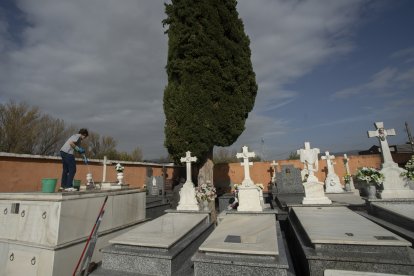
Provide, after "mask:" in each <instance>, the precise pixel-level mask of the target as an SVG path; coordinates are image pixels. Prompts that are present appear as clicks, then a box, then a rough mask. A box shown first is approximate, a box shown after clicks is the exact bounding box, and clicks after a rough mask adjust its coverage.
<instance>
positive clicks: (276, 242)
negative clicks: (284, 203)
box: [192, 213, 289, 275]
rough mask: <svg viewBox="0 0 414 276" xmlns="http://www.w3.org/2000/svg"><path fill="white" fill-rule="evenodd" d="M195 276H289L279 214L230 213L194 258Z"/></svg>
mask: <svg viewBox="0 0 414 276" xmlns="http://www.w3.org/2000/svg"><path fill="white" fill-rule="evenodd" d="M192 260H193V262H194V275H287V271H288V269H289V265H288V260H287V255H286V250H285V246H284V243H283V238H282V234H281V230H280V226H279V223H278V222H277V221H276V217H275V214H258V215H255V214H246V213H245V214H241V213H227V214H226V215H225V216H224V217H223V218H222V220H220V223H219V225H218V226H217V228H216V229H215V230H214V231H213V233H211V235H210V236H209V237H208V238H207V239H206V240H205V242H204V243H203V244H202V245H201V246H200V247H199V249H198V252H197V253H196V254H195V255H194V256H193V258H192Z"/></svg>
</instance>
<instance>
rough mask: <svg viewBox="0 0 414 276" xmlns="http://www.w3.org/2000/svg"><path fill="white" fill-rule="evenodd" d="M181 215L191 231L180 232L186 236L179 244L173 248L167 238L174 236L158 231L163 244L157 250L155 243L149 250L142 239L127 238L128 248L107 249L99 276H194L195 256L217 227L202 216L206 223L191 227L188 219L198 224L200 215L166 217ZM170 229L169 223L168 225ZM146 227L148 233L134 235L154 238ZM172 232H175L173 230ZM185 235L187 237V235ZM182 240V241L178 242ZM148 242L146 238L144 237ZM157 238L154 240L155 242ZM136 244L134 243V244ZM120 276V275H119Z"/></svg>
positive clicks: (175, 244)
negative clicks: (193, 264) (192, 275)
mask: <svg viewBox="0 0 414 276" xmlns="http://www.w3.org/2000/svg"><path fill="white" fill-rule="evenodd" d="M176 215H177V216H178V215H180V216H183V217H186V219H184V221H185V223H184V225H183V226H182V227H180V228H183V227H185V225H187V227H188V230H182V229H180V230H179V231H178V232H180V233H182V234H180V235H177V236H176V238H174V239H173V240H176V242H174V243H173V244H172V245H171V246H167V245H168V244H170V242H171V241H170V240H171V239H170V238H167V239H164V238H163V235H166V236H170V234H171V233H170V232H169V231H167V232H162V231H158V233H157V235H159V238H160V240H164V242H161V243H160V245H159V247H155V245H156V243H155V242H154V241H152V242H150V244H152V245H153V246H151V247H149V246H146V245H147V244H148V243H147V242H142V240H141V238H138V241H139V242H138V243H139V245H137V240H132V238H131V237H126V239H120V241H121V242H125V243H124V244H117V243H113V244H112V245H110V246H108V247H106V248H103V249H102V253H103V260H102V267H101V268H100V271H99V274H97V275H116V274H115V272H116V273H118V274H119V273H121V274H122V272H125V273H126V274H125V275H130V274H128V273H131V275H180V276H183V275H191V274H192V268H191V266H192V262H191V256H193V255H194V253H195V252H196V251H197V249H198V247H199V246H200V245H201V243H202V242H203V241H204V240H205V239H206V238H207V236H208V235H209V234H210V233H211V231H212V230H213V229H214V225H213V224H212V223H210V222H209V219H208V215H206V214H202V215H201V216H203V217H204V219H203V220H202V221H201V222H200V223H198V224H197V225H195V227H193V225H192V224H191V223H188V222H187V220H188V219H195V221H197V219H198V218H197V216H196V215H197V214H189V213H183V214H179V213H171V214H170V213H168V214H166V215H164V216H166V217H168V218H169V217H176ZM156 220H158V221H162V217H160V218H157V219H156ZM179 221H180V219H177V218H175V222H179ZM162 224H163V223H156V224H152V226H153V227H160V225H162ZM167 224H168V225H170V223H169V222H167ZM143 226H145V227H144V229H145V231H142V232H139V231H134V232H132V233H131V232H130V234H132V235H135V234H137V235H140V236H142V235H144V234H146V235H150V236H151V233H149V234H148V231H147V230H148V229H149V228H150V226H151V224H150V225H148V224H147V225H143ZM170 229H174V228H173V227H172V228H170ZM157 230H158V228H154V229H153V232H154V231H157ZM184 233H185V234H184ZM178 236H180V238H178ZM144 238H145V236H144ZM153 238H154V237H153V236H151V239H153ZM131 240H132V242H130V241H131ZM119 275H120V274H119Z"/></svg>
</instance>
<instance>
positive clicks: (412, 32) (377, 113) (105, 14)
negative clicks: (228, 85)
mask: <svg viewBox="0 0 414 276" xmlns="http://www.w3.org/2000/svg"><path fill="white" fill-rule="evenodd" d="M163 3H164V2H163V1H156V0H140V1H136V0H117V1H115V0H88V1H81V0H72V1H64V0H36V1H31V0H18V1H12V0H3V1H0V53H1V55H0V102H2V103H5V102H8V101H9V100H10V99H13V100H15V101H25V102H27V103H28V104H31V105H35V106H39V107H40V108H41V110H42V111H44V112H45V113H48V114H50V115H52V116H54V117H57V118H61V119H63V120H65V122H67V123H69V124H74V125H76V126H79V127H88V128H89V129H91V130H94V131H96V132H98V133H100V134H101V135H110V136H112V137H114V138H115V139H116V140H117V141H118V148H119V149H120V150H126V151H130V150H132V149H133V148H135V147H136V146H139V147H141V149H142V150H143V153H144V157H145V158H147V159H150V158H158V157H161V156H165V155H166V150H165V149H164V147H163V141H164V134H163V130H164V121H165V117H164V114H163V110H162V96H163V89H164V87H165V85H166V80H167V77H166V73H165V64H166V56H167V43H168V40H167V36H166V35H165V34H164V31H165V29H163V27H162V24H161V20H162V19H163V18H165V14H164V7H163ZM238 11H239V15H240V17H241V18H242V20H243V22H244V24H245V31H246V33H247V34H248V35H249V37H250V40H251V49H252V62H253V69H254V71H255V73H256V79H257V83H258V86H259V90H258V96H257V99H256V104H255V108H254V109H253V111H252V112H251V113H250V115H249V118H248V121H247V123H246V130H245V132H244V133H243V134H242V135H241V136H240V137H239V139H238V140H237V141H236V142H235V144H234V145H233V146H232V147H231V148H232V149H233V148H234V149H240V147H241V146H243V145H248V146H249V148H250V149H251V150H254V151H255V152H256V153H258V154H260V155H262V152H263V151H264V155H265V156H264V157H265V158H266V159H269V160H272V159H276V160H278V159H284V158H286V157H287V156H288V155H289V153H290V152H295V151H296V150H297V149H299V148H302V147H303V143H304V142H305V141H309V142H310V143H311V146H312V147H318V148H320V149H321V151H322V152H323V151H326V150H328V151H330V152H339V151H349V150H355V149H367V148H369V147H370V146H371V145H373V144H377V141H376V140H375V139H372V138H370V139H368V138H367V134H366V132H367V130H372V129H374V125H373V123H374V122H376V121H383V122H384V124H385V127H386V128H395V130H396V132H397V136H395V137H390V139H389V140H390V143H391V144H398V143H404V142H406V141H407V135H406V133H405V130H404V123H405V121H407V122H408V123H409V125H410V126H411V128H413V131H414V119H413V115H414V109H413V106H414V28H413V27H412V26H414V17H413V16H412V14H413V12H414V1H411V0H376V1H368V0H335V1H325V0H312V1H305V0H289V1H284V0H278V1H276V0H257V1H249V0H240V1H238ZM261 141H264V143H262V142H261Z"/></svg>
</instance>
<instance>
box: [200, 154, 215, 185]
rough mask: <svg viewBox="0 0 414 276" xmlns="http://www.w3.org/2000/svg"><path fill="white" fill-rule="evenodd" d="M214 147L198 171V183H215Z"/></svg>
mask: <svg viewBox="0 0 414 276" xmlns="http://www.w3.org/2000/svg"><path fill="white" fill-rule="evenodd" d="M213 169H214V163H213V149H211V150H210V153H209V155H208V156H207V157H206V159H205V160H204V163H203V164H201V167H200V169H199V171H198V177H197V185H198V186H200V185H201V184H202V183H208V185H213V186H214V183H213Z"/></svg>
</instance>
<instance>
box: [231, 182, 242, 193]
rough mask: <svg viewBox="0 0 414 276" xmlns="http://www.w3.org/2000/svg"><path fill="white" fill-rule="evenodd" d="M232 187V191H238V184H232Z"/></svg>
mask: <svg viewBox="0 0 414 276" xmlns="http://www.w3.org/2000/svg"><path fill="white" fill-rule="evenodd" d="M232 185H233V190H235V191H236V190H238V189H239V186H240V184H237V183H234V184H232Z"/></svg>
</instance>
